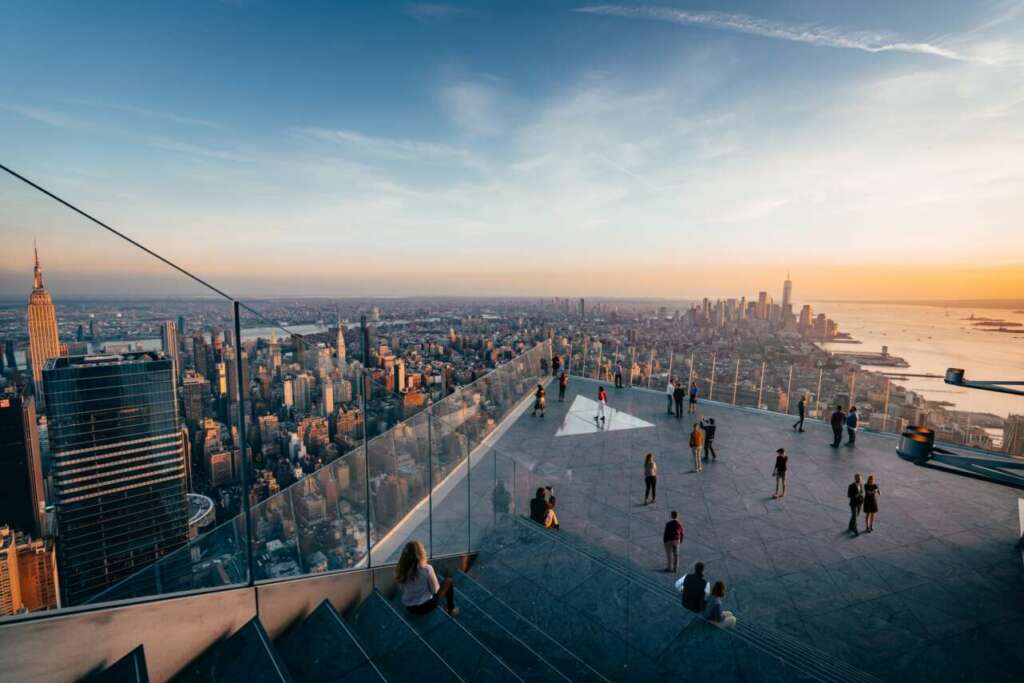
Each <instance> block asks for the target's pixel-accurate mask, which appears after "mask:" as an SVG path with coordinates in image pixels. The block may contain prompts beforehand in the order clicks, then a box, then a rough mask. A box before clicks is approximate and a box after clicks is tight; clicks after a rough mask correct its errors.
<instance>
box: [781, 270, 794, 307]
mask: <svg viewBox="0 0 1024 683" xmlns="http://www.w3.org/2000/svg"><path fill="white" fill-rule="evenodd" d="M782 312H783V313H792V312H793V281H792V280H790V279H789V273H786V281H785V282H783V283H782Z"/></svg>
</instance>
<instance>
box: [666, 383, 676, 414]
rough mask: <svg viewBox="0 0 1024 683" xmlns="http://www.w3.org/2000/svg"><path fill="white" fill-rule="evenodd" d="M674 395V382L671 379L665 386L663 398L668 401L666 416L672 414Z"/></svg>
mask: <svg viewBox="0 0 1024 683" xmlns="http://www.w3.org/2000/svg"><path fill="white" fill-rule="evenodd" d="M675 393H676V381H675V380H674V379H672V378H671V377H670V378H669V380H668V384H667V385H666V386H665V398H666V399H667V400H668V405H667V410H668V414H669V415H671V414H672V405H673V404H674V403H675Z"/></svg>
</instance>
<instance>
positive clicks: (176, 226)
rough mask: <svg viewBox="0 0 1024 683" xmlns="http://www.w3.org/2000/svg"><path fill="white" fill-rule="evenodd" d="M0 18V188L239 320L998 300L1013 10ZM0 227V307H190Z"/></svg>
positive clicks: (1018, 173)
mask: <svg viewBox="0 0 1024 683" xmlns="http://www.w3.org/2000/svg"><path fill="white" fill-rule="evenodd" d="M0 16H2V21H0V35H2V37H3V40H2V41H0V58H2V59H3V60H4V61H5V63H8V64H15V63H16V64H17V65H18V68H9V69H5V70H4V71H3V73H2V74H0V136H2V137H3V138H4V140H5V151H4V159H3V162H4V163H5V164H8V165H10V166H11V167H12V168H14V169H17V170H18V171H19V172H21V173H24V174H26V175H27V176H28V177H30V178H32V179H33V180H35V181H36V182H39V183H41V184H42V185H44V186H46V187H47V188H49V189H51V190H52V191H54V192H56V193H57V194H60V195H61V196H63V197H65V198H67V199H68V200H69V201H72V202H75V203H78V204H80V205H81V206H82V207H83V208H84V209H86V210H88V211H91V212H93V213H94V214H95V215H97V216H99V217H100V218H102V219H104V220H107V221H109V222H110V223H111V224H112V225H114V226H115V227H117V228H119V229H121V230H124V231H125V232H126V233H128V234H129V235H131V236H133V237H135V238H137V239H139V240H140V241H142V242H143V243H145V244H146V245H147V246H150V247H152V248H153V249H155V250H157V251H159V252H160V253H162V254H164V255H165V256H167V257H168V258H171V259H172V260H174V261H176V262H179V263H181V264H182V265H184V266H185V267H187V268H190V269H191V270H193V271H195V272H197V273H200V274H201V275H203V276H205V277H207V278H209V279H210V280H211V281H213V282H215V283H217V284H219V285H221V286H223V287H224V288H226V289H230V290H231V292H232V293H233V294H236V295H239V296H269V295H277V296H298V295H328V296H367V295H376V296H402V295H412V294H438V295H450V294H482V295H503V296H509V295H531V296H541V295H563V296H580V295H597V296H624V297H639V296H650V297H667V298H697V297H701V296H713V297H714V296H733V295H735V294H737V293H740V292H749V293H753V292H755V291H756V290H757V289H759V288H761V287H763V286H764V284H765V283H766V282H778V281H780V280H781V278H782V276H783V275H784V274H785V273H786V272H787V271H791V272H792V274H793V277H794V279H796V280H798V281H799V282H800V288H801V289H800V293H801V296H802V297H808V298H813V297H834V298H849V299H882V298H892V297H898V298H903V299H907V298H969V299H979V298H1014V297H1019V296H1020V293H1021V291H1024V275H1022V273H1024V267H1022V263H1024V241H1022V240H1020V239H1011V237H1010V236H1012V235H1016V234H1019V232H1020V229H1021V222H1022V217H1024V199H1022V197H1024V162H1022V161H1021V159H1024V115H1022V114H1024V111H1022V108H1024V78H1022V77H1021V76H1022V74H1024V45H1022V44H1021V39H1020V36H1021V35H1022V32H1021V28H1022V24H1024V11H1022V10H1021V3H1019V2H978V3H957V2H942V3H935V2H911V3H900V4H899V6H898V7H892V6H890V4H889V3H884V4H883V3H878V4H871V5H864V4H863V3H857V4H846V5H839V4H828V5H826V4H822V3H814V4H806V3H795V2H783V3H771V4H766V3H751V2H736V3H731V4H730V5H729V6H727V7H723V6H721V5H715V7H713V8H712V7H711V6H710V4H708V3H700V2H692V3H664V4H639V3H635V4H624V5H606V6H587V5H586V4H585V3H564V2H556V3H547V2H533V3H517V4H515V5H480V6H478V5H475V4H474V5H468V6H457V5H447V4H416V3H374V4H372V5H369V6H339V5H336V4H334V3H317V4H315V5H312V6H307V7H306V8H305V10H304V12H303V13H302V16H301V17H300V16H298V15H296V14H295V13H293V12H292V8H290V7H287V6H284V5H277V4H273V3H268V2H259V1H253V2H222V3H218V2H191V3H176V4H174V5H173V6H172V5H166V6H162V7H161V6H152V5H148V6H140V7H131V8H125V7H117V8H114V7H113V6H110V7H99V8H97V7H95V6H92V5H83V4H80V3H63V4H62V5H61V8H60V11H59V12H55V11H54V8H53V6H52V5H45V6H43V5H38V4H34V3H26V4H19V5H13V6H12V5H8V6H6V7H5V8H4V9H3V10H2V11H0ZM56 16H60V21H59V22H57V21H55V20H54V17H56ZM114 18H116V21H112V20H113V19H114ZM196 26H202V27H203V28H202V30H196V28H195V27H196ZM40 35H46V36H47V39H46V40H39V36H40ZM57 44H59V45H60V46H61V49H60V50H54V49H53V47H54V45H57ZM71 55H73V58H72V57H71ZM0 203H2V205H3V206H4V211H3V212H2V215H0V240H2V242H3V244H4V245H5V248H4V249H3V250H2V253H0V298H3V299H21V298H23V296H24V287H25V285H24V283H25V273H26V268H27V267H29V266H30V264H31V262H32V238H33V237H35V238H37V239H38V240H39V243H40V248H41V252H42V258H43V261H44V263H45V266H46V269H47V274H48V282H49V285H50V287H51V289H53V290H54V291H57V292H59V293H60V298H62V299H64V300H67V299H68V298H71V297H86V296H161V295H168V296H170V295H174V296H177V295H187V294H190V293H198V292H196V291H195V290H194V288H192V287H191V285H185V284H184V283H183V280H182V279H181V278H180V277H179V276H178V275H176V274H172V273H171V272H170V271H168V270H167V269H166V268H165V267H164V266H162V265H159V264H157V263H155V262H153V261H152V260H150V259H149V258H148V257H145V256H144V255H141V254H138V253H135V252H133V251H131V250H130V248H129V247H127V246H123V245H120V244H117V243H116V242H115V240H114V238H113V237H110V238H108V237H107V236H103V235H97V234H96V233H95V231H94V228H93V227H92V226H90V225H88V224H86V223H85V222H84V221H83V220H82V219H80V218H78V217H76V216H74V215H73V214H71V213H69V212H67V210H66V209H63V208H62V207H59V206H56V205H53V204H52V202H49V200H46V199H45V198H43V197H42V196H40V195H38V194H36V193H34V192H33V191H31V190H29V189H28V188H26V187H23V186H19V185H16V184H15V183H14V182H13V180H12V179H10V178H8V179H5V180H4V181H3V182H2V183H0ZM937 268H938V269H941V272H942V275H941V276H937V271H936V270H935V269H937Z"/></svg>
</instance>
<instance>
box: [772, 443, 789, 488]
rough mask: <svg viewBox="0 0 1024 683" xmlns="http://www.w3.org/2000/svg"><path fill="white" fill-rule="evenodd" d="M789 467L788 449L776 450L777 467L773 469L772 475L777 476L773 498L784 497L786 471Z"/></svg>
mask: <svg viewBox="0 0 1024 683" xmlns="http://www.w3.org/2000/svg"><path fill="white" fill-rule="evenodd" d="M788 469H789V456H788V455H786V449H785V448H780V449H778V450H777V451H775V467H774V468H773V469H772V476H773V477H775V495H773V496H772V498H783V497H784V496H785V495H786V472H787V470H788Z"/></svg>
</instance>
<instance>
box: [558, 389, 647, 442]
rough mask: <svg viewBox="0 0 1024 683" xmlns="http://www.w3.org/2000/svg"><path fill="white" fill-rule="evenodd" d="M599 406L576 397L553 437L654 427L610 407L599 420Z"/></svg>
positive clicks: (595, 402)
mask: <svg viewBox="0 0 1024 683" xmlns="http://www.w3.org/2000/svg"><path fill="white" fill-rule="evenodd" d="M601 415H602V413H601V411H600V405H598V403H597V401H595V400H593V399H590V398H586V397H584V396H577V397H576V399H575V400H574V401H573V402H572V405H571V406H569V412H568V413H566V415H565V420H563V421H562V426H561V427H559V428H558V431H557V432H555V436H576V435H578V434H593V433H595V432H614V431H617V430H620V429H641V428H643V427H653V426H654V425H653V424H652V423H650V422H647V421H646V420H641V419H640V418H638V417H634V416H632V415H630V414H629V413H624V412H622V411H621V410H617V409H615V408H612V407H610V406H607V405H606V406H605V407H604V413H603V415H604V419H603V420H602V419H601Z"/></svg>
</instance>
